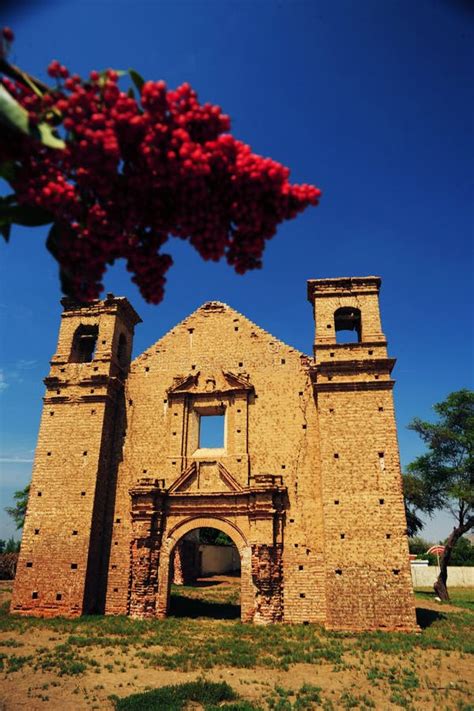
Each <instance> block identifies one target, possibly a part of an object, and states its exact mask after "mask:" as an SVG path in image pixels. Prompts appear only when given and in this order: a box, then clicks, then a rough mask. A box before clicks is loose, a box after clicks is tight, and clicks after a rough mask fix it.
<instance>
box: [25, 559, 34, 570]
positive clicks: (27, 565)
mask: <svg viewBox="0 0 474 711" xmlns="http://www.w3.org/2000/svg"><path fill="white" fill-rule="evenodd" d="M26 567H27V568H32V567H33V563H32V562H31V560H29V561H28V562H27V564H26Z"/></svg>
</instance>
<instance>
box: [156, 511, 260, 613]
mask: <svg viewBox="0 0 474 711" xmlns="http://www.w3.org/2000/svg"><path fill="white" fill-rule="evenodd" d="M204 528H205V529H213V530H217V531H219V532H221V533H223V534H225V535H226V536H228V538H229V539H230V540H231V542H232V546H233V547H235V550H236V551H237V554H238V557H239V560H240V591H239V592H240V595H239V597H240V618H241V620H243V621H249V620H250V619H252V614H253V609H252V602H251V601H252V599H253V593H252V581H251V565H250V561H251V551H250V547H249V546H248V544H247V541H246V540H245V538H244V536H243V534H242V532H241V531H240V530H239V529H238V528H237V526H235V525H234V524H232V523H230V522H229V521H226V520H225V519H218V518H215V519H214V518H212V519H198V518H195V519H189V520H186V521H182V522H180V523H178V524H176V525H175V526H174V527H173V528H172V529H171V530H170V531H169V533H168V534H167V535H166V538H164V540H163V543H162V547H161V554H160V561H159V571H158V600H157V613H158V617H161V618H163V617H167V616H168V615H169V614H176V612H177V610H178V614H180V616H195V617H197V616H201V615H203V616H206V617H222V618H225V617H227V618H230V617H235V616H238V613H237V615H236V614H235V613H236V612H237V610H236V609H235V608H236V607H237V605H235V604H231V605H226V604H224V605H222V606H221V605H219V603H217V604H216V603H212V602H211V603H207V604H206V602H205V601H203V600H202V599H201V601H200V603H199V604H194V605H192V604H188V611H190V614H188V615H186V611H185V607H186V600H181V601H180V602H178V604H177V605H176V604H175V603H174V601H173V605H171V596H170V592H171V585H172V579H173V559H174V552H175V550H176V546H177V545H178V544H179V543H180V542H181V541H183V540H186V538H187V537H189V535H190V534H191V536H192V534H193V532H195V531H198V530H201V529H204ZM188 540H189V538H188ZM196 544H197V545H199V544H198V541H196ZM198 564H199V561H198ZM201 565H202V563H201ZM199 572H204V573H205V572H206V571H205V570H204V571H203V570H202V569H201V570H200V571H199ZM197 577H198V583H200V585H198V586H196V587H199V586H201V587H206V585H207V587H211V586H212V581H210V580H209V576H206V575H205V574H204V575H202V576H201V575H199V576H197ZM178 595H179V594H178ZM197 597H198V598H199V596H197Z"/></svg>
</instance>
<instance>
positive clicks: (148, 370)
mask: <svg viewBox="0 0 474 711" xmlns="http://www.w3.org/2000/svg"><path fill="white" fill-rule="evenodd" d="M149 372H150V366H148V365H146V366H145V373H149Z"/></svg>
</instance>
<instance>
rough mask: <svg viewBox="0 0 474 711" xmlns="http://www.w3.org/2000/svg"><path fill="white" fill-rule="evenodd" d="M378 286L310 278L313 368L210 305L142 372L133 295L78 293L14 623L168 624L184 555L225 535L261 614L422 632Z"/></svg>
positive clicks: (49, 420) (68, 320) (152, 352)
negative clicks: (345, 338) (124, 619)
mask: <svg viewBox="0 0 474 711" xmlns="http://www.w3.org/2000/svg"><path fill="white" fill-rule="evenodd" d="M379 288H380V279H379V278H378V277H352V278H342V279H317V280H311V281H309V282H308V298H309V300H310V302H311V303H312V305H313V307H314V317H315V322H316V337H315V345H314V355H313V357H309V356H307V355H304V354H303V353H300V352H299V351H297V350H296V349H294V348H291V347H290V346H287V345H286V344H284V343H282V342H281V341H279V340H277V339H276V338H274V337H273V336H271V335H270V334H269V333H267V332H266V331H263V330H262V329H261V328H259V327H258V326H256V325H255V324H253V323H251V322H250V321H249V320H248V319H247V318H245V317H244V316H242V315H241V314H239V313H237V312H236V311H234V310H233V309H232V308H230V307H229V306H226V305H225V304H222V303H219V302H209V303H206V304H204V305H203V306H201V307H200V308H199V309H198V310H197V311H195V312H194V313H193V314H191V316H189V317H188V318H186V319H185V320H184V321H182V322H181V323H180V324H178V325H177V326H176V327H175V328H174V329H173V330H172V331H170V332H169V333H167V334H166V335H165V336H164V337H163V338H161V339H160V340H159V341H158V342H157V343H155V345H153V346H151V347H150V348H149V349H148V350H147V351H145V352H144V353H143V354H142V355H140V356H139V357H138V358H136V359H135V360H134V361H133V362H132V363H130V354H131V350H132V339H133V331H134V327H135V325H136V324H137V323H139V321H140V319H139V317H138V316H137V314H136V313H135V311H134V310H133V308H132V307H131V306H130V304H129V303H128V302H127V300H126V299H124V298H116V297H114V296H113V295H108V296H107V298H106V299H105V300H103V301H97V302H95V303H94V304H92V305H90V306H88V307H79V306H77V305H75V304H73V303H71V302H70V301H68V300H63V305H64V312H63V318H62V324H61V329H60V333H59V340H58V348H57V352H56V353H55V355H54V356H53V359H52V361H51V371H50V374H49V376H48V377H47V378H46V380H45V382H46V388H47V390H46V396H45V399H44V410H43V416H42V421H41V428H40V434H39V439H38V446H37V450H36V457H35V465H34V471H33V481H32V485H31V495H30V502H29V506H28V513H27V517H26V522H25V528H24V535H23V542H22V548H21V553H20V559H19V565H18V573H17V578H16V581H15V588H14V595H13V602H12V611H14V612H17V613H23V614H34V615H40V616H44V615H68V616H72V615H81V614H84V613H87V612H105V613H106V614H130V615H134V616H139V617H147V616H148V617H155V616H156V617H164V616H166V614H167V612H168V608H169V588H170V580H171V575H172V568H173V566H172V562H173V557H174V552H175V550H176V546H177V544H178V543H179V542H180V541H182V539H183V537H184V536H185V535H186V534H189V533H190V532H191V531H195V530H196V529H197V528H199V527H202V526H209V527H214V528H217V529H219V530H221V531H223V532H224V533H226V534H227V535H229V536H230V537H231V539H232V540H233V542H234V543H235V545H236V547H237V550H238V551H239V554H240V557H241V610H242V619H243V620H244V621H255V622H260V623H268V622H277V621H283V622H320V623H323V624H324V625H326V627H328V628H332V629H381V628H387V629H403V630H412V629H414V628H415V627H416V622H415V614H414V599H413V592H412V587H411V577H410V569H409V561H408V549H407V539H406V531H405V529H406V522H405V515H404V508H403V497H402V488H401V477H400V464H399V456H398V445H397V436H396V428H395V417H394V410H393V399H392V388H393V380H392V379H391V371H392V368H393V365H394V360H393V359H391V358H388V356H387V343H386V339H385V336H384V334H383V332H382V328H381V323H380V314H379V305H378V293H379ZM339 332H345V333H346V332H354V333H355V334H357V338H356V342H352V343H341V342H338V338H337V336H338V334H339ZM209 415H222V416H224V422H225V440H224V443H223V446H222V447H220V448H219V449H205V448H203V447H201V446H200V423H201V421H202V418H204V417H206V416H209Z"/></svg>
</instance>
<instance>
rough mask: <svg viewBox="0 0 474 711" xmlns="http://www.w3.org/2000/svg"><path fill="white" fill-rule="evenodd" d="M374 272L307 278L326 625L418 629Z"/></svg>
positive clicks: (390, 383) (388, 366)
mask: <svg viewBox="0 0 474 711" xmlns="http://www.w3.org/2000/svg"><path fill="white" fill-rule="evenodd" d="M380 284H381V280H380V278H379V277H375V276H369V277H348V278H338V279H312V280H310V281H309V282H308V299H309V301H310V302H311V304H312V305H313V309H314V318H315V322H316V333H315V343H314V364H313V366H312V368H311V376H312V381H313V390H314V397H315V401H316V406H317V414H318V423H319V438H320V467H321V481H322V500H323V501H322V503H323V520H324V560H325V568H326V570H325V575H326V605H327V622H326V624H327V627H329V628H339V629H340V628H342V627H345V628H346V629H348V628H350V627H352V628H354V629H371V628H372V629H383V628H384V627H387V628H390V629H407V630H413V629H414V628H415V627H416V620H415V608H414V598H413V590H412V582H411V572H410V563H409V558H408V545H407V536H406V520H405V510H404V505H403V493H402V480H401V471H400V461H399V453H398V442H397V432H396V424H395V414H394V407H393V396H392V389H393V385H394V381H393V380H392V378H391V372H392V368H393V366H394V364H395V360H394V359H393V358H389V357H388V356H387V342H386V339H385V335H384V333H383V331H382V326H381V321H380V311H379V290H380Z"/></svg>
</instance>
